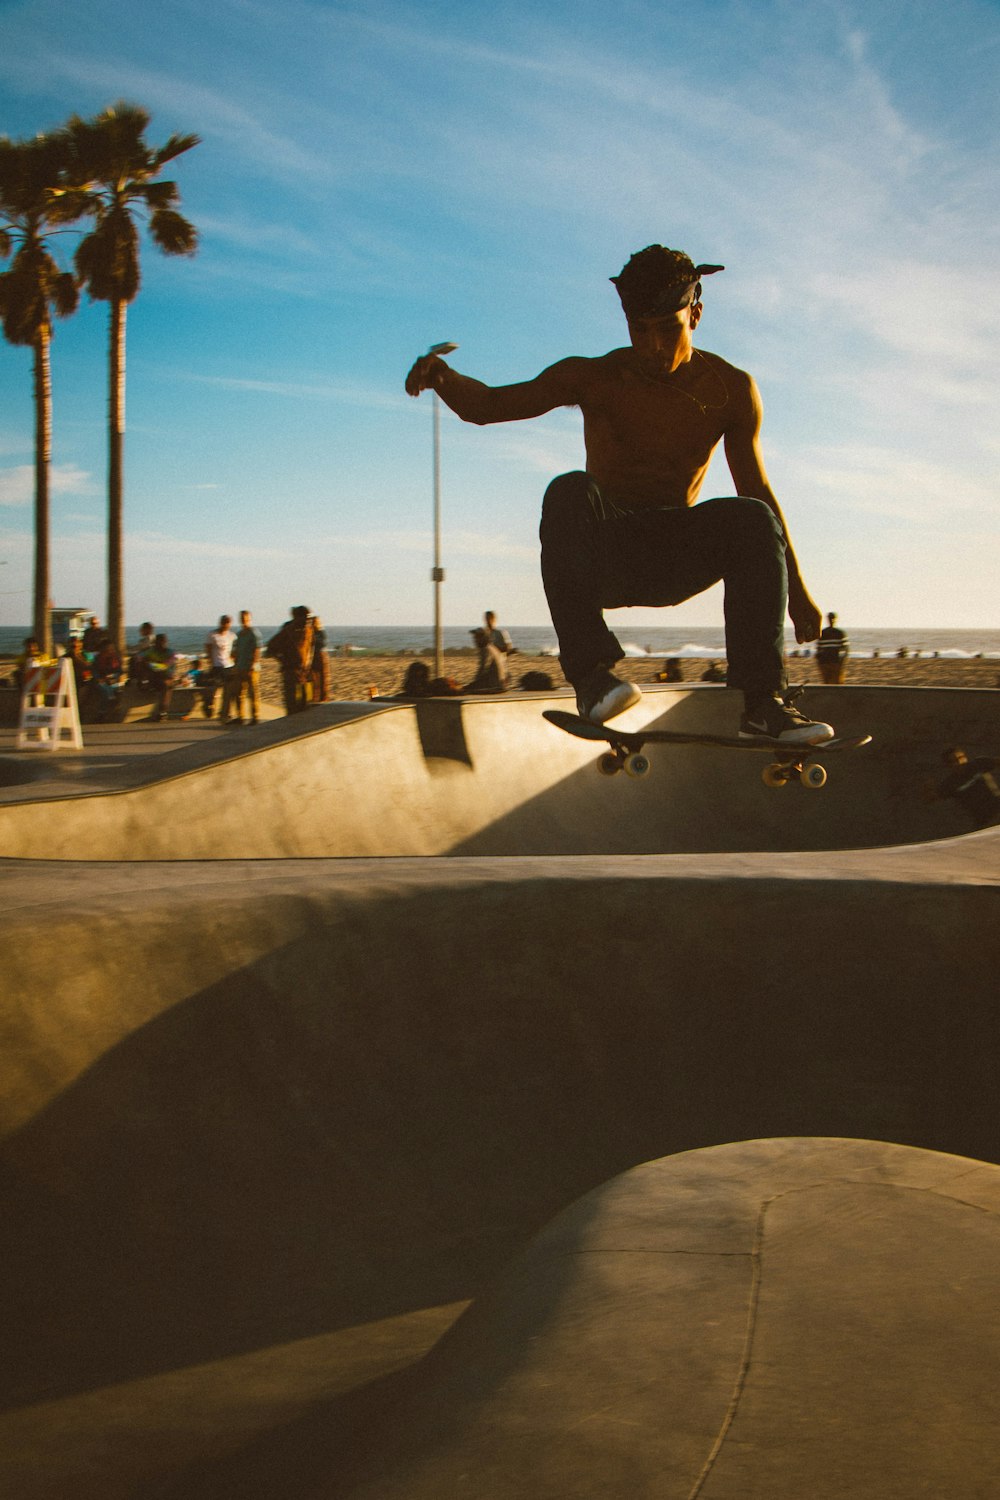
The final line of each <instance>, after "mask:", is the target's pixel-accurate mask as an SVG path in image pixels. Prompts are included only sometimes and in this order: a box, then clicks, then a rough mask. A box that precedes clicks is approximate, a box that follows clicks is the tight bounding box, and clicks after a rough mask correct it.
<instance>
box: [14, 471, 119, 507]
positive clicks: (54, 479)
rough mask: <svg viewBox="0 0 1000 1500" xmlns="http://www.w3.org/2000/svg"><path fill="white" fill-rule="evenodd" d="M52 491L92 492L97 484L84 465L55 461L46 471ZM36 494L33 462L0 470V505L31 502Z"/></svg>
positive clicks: (81, 493) (61, 492)
mask: <svg viewBox="0 0 1000 1500" xmlns="http://www.w3.org/2000/svg"><path fill="white" fill-rule="evenodd" d="M49 489H50V493H51V494H52V495H95V494H98V493H99V491H98V487H97V486H96V485H95V484H94V482H93V480H92V479H91V477H90V475H89V474H88V473H87V471H86V470H85V469H79V468H77V467H76V465H75V464H57V465H54V466H53V468H52V469H51V470H50V471H49ZM34 498H35V469H34V465H33V464H18V466H17V467H16V468H13V469H4V470H0V505H12V506H13V505H30V504H31V502H32V501H33V500H34Z"/></svg>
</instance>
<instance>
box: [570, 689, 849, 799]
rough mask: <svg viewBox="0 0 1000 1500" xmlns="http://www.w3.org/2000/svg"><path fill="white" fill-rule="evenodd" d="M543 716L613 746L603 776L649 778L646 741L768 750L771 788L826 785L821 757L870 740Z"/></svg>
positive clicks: (600, 766)
mask: <svg viewBox="0 0 1000 1500" xmlns="http://www.w3.org/2000/svg"><path fill="white" fill-rule="evenodd" d="M543 717H544V718H546V719H548V721H549V723H550V724H554V725H555V726H556V728H557V729H562V730H563V731H564V732H565V733H566V734H572V735H575V736H576V737H577V739H581V740H598V741H603V742H604V743H605V744H607V745H610V746H611V749H610V750H609V751H608V752H607V753H606V754H605V755H602V756H601V758H600V760H599V761H598V763H597V768H598V770H599V771H601V772H602V773H603V774H604V775H605V776H614V775H616V774H617V772H619V771H625V772H626V773H627V774H628V775H630V776H646V775H647V774H648V773H649V770H650V763H649V759H648V757H647V756H645V755H643V753H642V751H643V747H644V746H645V745H712V746H714V747H715V748H716V749H718V750H753V751H756V753H757V754H758V755H760V754H761V753H764V754H766V755H768V756H769V757H770V762H769V764H768V765H766V766H765V767H764V771H763V773H762V774H763V779H764V782H765V784H766V785H767V786H771V787H779V786H785V785H787V783H788V782H789V781H798V782H799V783H800V784H801V785H802V786H807V787H811V788H813V789H814V790H818V789H819V788H820V787H821V786H825V785H826V779H827V776H826V767H825V766H822V765H820V764H819V762H818V760H817V759H816V757H817V756H820V755H827V754H829V753H830V752H831V751H837V750H856V749H858V748H859V746H861V745H869V744H871V738H872V737H871V735H870V734H854V735H836V736H834V738H833V739H832V740H824V741H822V742H821V743H820V744H818V745H778V744H776V743H775V742H774V740H767V739H737V738H736V737H735V736H731V735H724V734H686V733H683V732H681V731H679V730H672V729H618V728H616V727H615V725H614V724H591V723H590V721H589V720H588V719H581V718H580V717H579V715H578V714H568V713H563V712H562V711H561V710H559V709H557V708H547V709H544V710H543Z"/></svg>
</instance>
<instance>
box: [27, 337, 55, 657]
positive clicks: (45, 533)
mask: <svg viewBox="0 0 1000 1500" xmlns="http://www.w3.org/2000/svg"><path fill="white" fill-rule="evenodd" d="M49 340H50V334H49V330H48V328H46V327H42V328H40V329H39V331H38V336H37V337H36V339H35V345H34V349H35V359H34V366H35V368H34V378H35V590H34V599H33V602H32V619H33V623H32V633H33V634H34V635H35V636H36V637H37V639H38V644H39V646H41V648H42V651H43V652H44V653H45V655H46V656H50V655H51V654H52V615H51V613H50V604H51V601H50V599H49V587H50V584H49V467H50V464H51V460H52V372H51V366H50V363H49Z"/></svg>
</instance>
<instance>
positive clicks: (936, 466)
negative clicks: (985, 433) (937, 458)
mask: <svg viewBox="0 0 1000 1500" xmlns="http://www.w3.org/2000/svg"><path fill="white" fill-rule="evenodd" d="M784 467H785V471H786V474H787V475H788V477H789V478H790V479H791V480H792V481H793V483H794V486H795V488H796V489H799V490H800V491H801V493H803V494H811V495H814V496H815V497H817V499H823V498H828V499H829V500H831V501H833V502H835V503H836V505H837V506H839V507H843V508H845V509H847V510H850V511H853V512H855V513H856V514H864V515H869V516H873V517H879V516H880V517H883V518H886V519H896V520H900V521H905V522H907V523H908V524H909V525H911V526H932V527H940V525H941V519H942V507H943V506H946V507H947V514H948V518H949V524H950V525H952V526H957V525H959V524H961V525H963V526H967V525H968V524H969V523H970V522H972V523H975V522H976V521H977V520H978V522H979V524H982V519H983V517H984V516H987V517H990V518H992V517H993V516H995V514H996V509H997V498H996V491H995V489H994V488H993V486H992V485H990V484H988V483H987V482H985V481H982V480H980V479H978V478H976V477H975V476H970V475H968V474H956V472H955V469H954V467H953V466H951V465H948V464H943V463H938V462H934V461H933V460H931V459H927V458H922V457H910V456H908V455H906V454H901V453H900V452H899V451H898V450H897V449H893V448H888V447H878V446H876V445H872V444H858V445H855V446H849V445H843V446H830V447H823V446H814V447H810V448H807V449H805V450H804V451H803V452H802V453H801V454H798V455H795V456H792V457H790V458H789V459H788V460H787V461H786V462H785V464H784Z"/></svg>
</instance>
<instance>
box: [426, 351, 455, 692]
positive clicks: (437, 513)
mask: <svg viewBox="0 0 1000 1500" xmlns="http://www.w3.org/2000/svg"><path fill="white" fill-rule="evenodd" d="M457 348H458V345H457V344H448V343H445V344H432V345H431V347H430V348H429V349H428V351H427V355H426V356H425V357H426V358H429V357H430V356H431V355H432V354H450V353H451V352H452V350H453V349H457ZM431 583H433V585H434V676H435V677H440V676H441V674H442V672H443V671H444V667H443V664H442V659H441V585H442V584H443V583H444V568H442V566H441V398H440V396H439V395H438V393H437V391H435V392H434V566H433V567H432V568H431Z"/></svg>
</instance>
